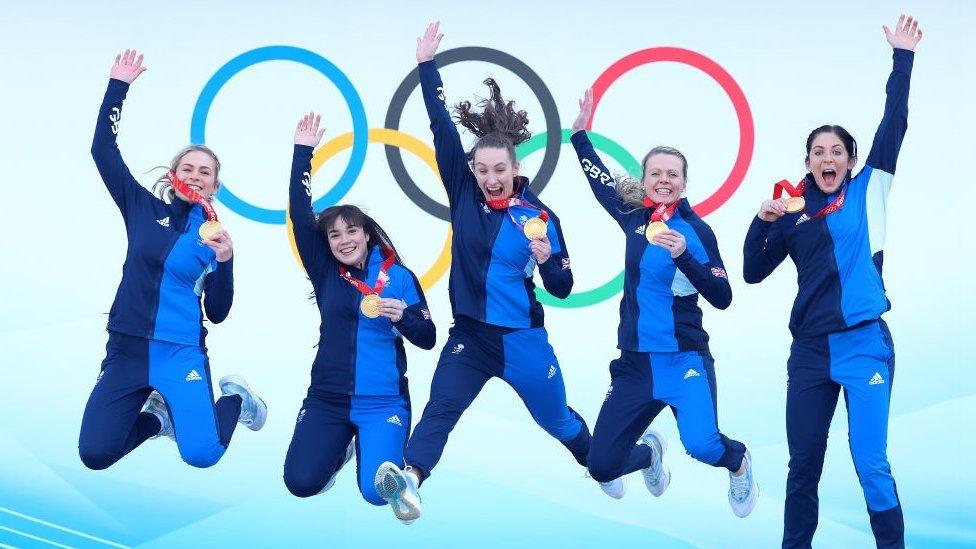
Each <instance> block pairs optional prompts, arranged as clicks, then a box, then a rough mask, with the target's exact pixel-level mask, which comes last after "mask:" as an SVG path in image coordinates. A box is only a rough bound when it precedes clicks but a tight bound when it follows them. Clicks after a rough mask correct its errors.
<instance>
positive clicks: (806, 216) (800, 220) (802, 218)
mask: <svg viewBox="0 0 976 549" xmlns="http://www.w3.org/2000/svg"><path fill="white" fill-rule="evenodd" d="M804 221H810V216H808V215H807V214H803V215H801V216H800V217H799V218H797V220H796V223H794V224H793V226H794V227H795V226H797V225H799V224H800V223H803V222H804Z"/></svg>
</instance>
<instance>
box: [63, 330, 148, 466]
mask: <svg viewBox="0 0 976 549" xmlns="http://www.w3.org/2000/svg"><path fill="white" fill-rule="evenodd" d="M151 392H152V388H151V387H150V386H149V340H147V339H144V338H141V337H135V336H129V335H125V334H119V333H115V332H109V338H108V343H106V344H105V360H103V361H102V370H101V372H100V373H99V375H98V380H97V381H96V382H95V387H94V388H93V389H92V392H91V396H90V397H89V398H88V403H87V404H86V405H85V413H84V416H83V418H82V420H81V432H80V434H79V436H78V453H79V455H80V456H81V461H82V462H84V464H85V466H86V467H88V468H90V469H105V468H107V467H109V466H110V465H112V464H113V463H115V462H116V461H118V460H119V459H121V458H122V456H125V455H126V454H128V453H129V452H131V451H132V450H133V449H135V448H136V447H137V446H139V445H140V444H142V443H143V442H144V441H145V440H146V439H148V438H149V437H151V436H153V435H155V434H156V433H158V432H159V420H157V419H156V417H155V416H154V415H152V414H149V413H139V412H140V410H141V409H142V406H143V404H145V402H146V398H148V397H149V393H151Z"/></svg>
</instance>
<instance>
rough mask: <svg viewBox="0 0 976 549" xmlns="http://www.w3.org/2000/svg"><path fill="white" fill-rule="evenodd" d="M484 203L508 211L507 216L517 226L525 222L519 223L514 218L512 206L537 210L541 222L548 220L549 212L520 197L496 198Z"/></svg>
mask: <svg viewBox="0 0 976 549" xmlns="http://www.w3.org/2000/svg"><path fill="white" fill-rule="evenodd" d="M485 204H487V205H488V207H489V208H491V209H493V210H506V211H507V212H508V217H510V218H511V219H512V223H515V225H516V226H517V227H519V228H521V227H523V226H524V225H525V224H524V223H519V222H518V220H516V219H515V216H514V215H512V210H511V209H510V208H511V207H512V206H522V207H524V208H529V209H530V210H535V211H537V212H539V216H538V217H539V219H541V220H542V221H543V222H546V221H549V212H547V211H545V210H543V209H541V208H539V207H537V206H536V205H535V204H532V203H531V202H527V201H525V200H522V199H521V198H517V197H512V198H499V199H498V200H485Z"/></svg>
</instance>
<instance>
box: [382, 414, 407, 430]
mask: <svg viewBox="0 0 976 549" xmlns="http://www.w3.org/2000/svg"><path fill="white" fill-rule="evenodd" d="M386 422H387V423H392V424H394V425H396V426H397V427H403V423H402V422H401V421H400V416H398V415H396V414H393V415H392V416H390V419H388V420H386Z"/></svg>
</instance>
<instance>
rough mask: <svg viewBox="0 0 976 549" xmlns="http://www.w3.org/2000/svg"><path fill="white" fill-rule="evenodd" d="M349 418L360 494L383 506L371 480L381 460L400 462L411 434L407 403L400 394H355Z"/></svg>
mask: <svg viewBox="0 0 976 549" xmlns="http://www.w3.org/2000/svg"><path fill="white" fill-rule="evenodd" d="M349 418H350V420H351V421H352V422H353V423H354V424H355V425H356V428H357V429H358V431H357V435H356V441H357V444H358V448H359V451H358V452H357V453H358V455H359V462H358V478H359V492H360V493H361V494H362V495H363V499H365V500H366V501H368V502H369V503H372V504H373V505H386V504H387V502H386V500H384V499H383V498H382V497H380V495H379V494H377V493H376V486H375V484H374V482H373V480H374V477H375V476H376V470H377V469H379V467H380V465H381V464H382V463H383V462H384V461H389V462H392V463H402V462H403V448H404V446H405V445H406V442H407V436H408V435H409V434H410V404H409V402H408V401H407V400H406V399H404V398H403V397H402V396H399V395H391V396H372V395H354V396H353V397H352V409H351V410H350V413H349Z"/></svg>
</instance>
